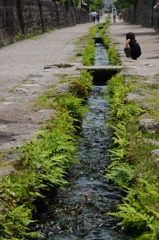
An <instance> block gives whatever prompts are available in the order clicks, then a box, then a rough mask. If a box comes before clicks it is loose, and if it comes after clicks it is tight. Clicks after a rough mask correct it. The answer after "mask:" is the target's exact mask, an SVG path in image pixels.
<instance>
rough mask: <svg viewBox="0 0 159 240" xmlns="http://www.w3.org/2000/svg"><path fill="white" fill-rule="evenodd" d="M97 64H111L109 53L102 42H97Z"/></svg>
mask: <svg viewBox="0 0 159 240" xmlns="http://www.w3.org/2000/svg"><path fill="white" fill-rule="evenodd" d="M95 56H96V59H95V64H94V65H96V66H107V65H109V60H108V54H107V52H106V50H105V47H104V46H103V44H101V43H96V44H95Z"/></svg>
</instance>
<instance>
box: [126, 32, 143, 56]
mask: <svg viewBox="0 0 159 240" xmlns="http://www.w3.org/2000/svg"><path fill="white" fill-rule="evenodd" d="M124 52H125V54H126V57H130V58H132V59H134V60H137V58H138V57H140V56H141V48H140V45H139V44H138V42H137V41H136V39H135V34H134V33H133V32H129V33H127V34H126V45H125V48H124Z"/></svg>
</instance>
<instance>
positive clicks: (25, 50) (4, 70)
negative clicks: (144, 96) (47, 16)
mask: <svg viewBox="0 0 159 240" xmlns="http://www.w3.org/2000/svg"><path fill="white" fill-rule="evenodd" d="M104 19H105V16H103V17H102V18H101V21H104ZM91 26H92V23H88V24H80V25H76V26H74V27H70V28H63V29H59V30H55V31H53V32H51V33H47V34H44V35H42V36H39V37H37V38H34V39H30V40H24V41H22V42H18V43H15V44H12V45H10V46H7V47H5V48H2V49H0V152H3V151H4V150H8V149H10V148H12V147H15V146H17V145H22V144H23V143H24V140H29V139H31V137H32V136H33V134H34V133H35V132H36V130H37V129H39V127H40V124H39V123H40V121H41V120H45V119H49V118H50V117H51V113H52V111H50V110H41V111H34V110H29V108H28V106H29V104H30V103H31V102H32V101H33V99H35V97H37V96H38V95H40V93H41V92H43V91H44V90H46V89H47V87H48V86H49V85H50V84H54V83H56V82H58V81H59V79H58V77H57V76H56V74H57V73H75V72H76V67H79V65H81V63H80V62H74V63H73V67H70V68H67V69H62V68H58V67H51V68H45V67H46V66H50V65H54V64H65V63H69V58H70V57H73V56H74V55H75V52H74V50H75V44H74V42H75V41H76V40H78V38H79V37H80V36H83V35H84V34H86V33H87V32H88V30H89V28H90V27H91ZM129 31H133V32H134V33H136V36H137V40H138V42H139V43H140V44H141V47H142V56H141V57H140V58H139V60H137V61H133V60H129V59H127V58H126V57H125V56H124V53H123V48H124V44H125V34H126V33H127V32H129ZM110 34H111V38H112V40H113V42H114V43H115V44H116V49H117V50H118V51H119V53H120V58H121V60H122V63H123V66H125V67H124V70H123V74H125V75H139V76H140V75H141V76H150V77H151V76H153V75H155V74H159V68H158V58H159V48H158V43H159V34H158V33H157V32H156V31H155V30H153V29H148V28H143V27H141V26H136V25H129V24H126V23H124V22H123V21H121V22H117V23H116V24H111V27H110ZM71 64H72V63H71ZM10 158H11V159H10ZM12 158H14V156H11V157H10V156H9V155H7V154H6V159H0V166H1V164H4V161H6V162H8V161H9V162H10V161H14V159H12ZM3 166H4V165H3ZM11 170H12V167H3V168H1V169H0V176H1V175H4V174H7V173H8V172H10V171H11Z"/></svg>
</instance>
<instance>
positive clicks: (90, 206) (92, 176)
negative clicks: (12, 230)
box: [36, 86, 130, 240]
mask: <svg viewBox="0 0 159 240" xmlns="http://www.w3.org/2000/svg"><path fill="white" fill-rule="evenodd" d="M105 88H106V86H94V89H93V92H92V94H91V95H90V97H89V100H88V108H89V109H90V111H89V112H87V113H86V116H85V119H84V120H83V125H82V136H83V138H82V140H81V141H80V143H79V151H78V156H77V157H78V160H79V164H77V165H74V166H73V167H72V169H71V172H70V185H69V187H68V188H67V189H66V190H65V191H64V190H61V191H60V192H59V194H58V197H57V199H56V203H55V204H53V205H52V206H50V209H49V211H48V212H47V213H45V214H43V216H42V219H41V222H40V224H37V225H36V228H37V229H36V230H37V231H38V232H39V233H42V234H43V235H44V239H49V240H126V239H130V238H129V237H128V236H126V235H125V234H124V233H122V232H121V231H120V229H119V228H118V227H117V222H116V220H115V218H113V217H111V216H106V215H105V213H106V212H109V211H113V210H115V207H116V204H118V203H119V201H120V198H119V196H120V194H121V193H120V190H119V189H118V187H116V186H113V185H112V184H111V183H110V182H109V180H108V179H106V178H105V177H104V176H103V175H104V173H105V169H106V166H107V164H108V163H109V161H110V160H109V158H108V154H107V150H108V146H109V140H110V135H109V133H108V130H107V127H106V124H105V120H106V119H107V118H108V117H109V116H108V104H107V101H106V100H105V99H104V98H103V97H102V94H101V92H102V91H103V90H104V89H105Z"/></svg>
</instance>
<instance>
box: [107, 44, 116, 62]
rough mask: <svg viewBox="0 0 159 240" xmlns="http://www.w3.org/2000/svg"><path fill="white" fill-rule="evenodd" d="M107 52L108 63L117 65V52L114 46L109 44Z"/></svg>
mask: <svg viewBox="0 0 159 240" xmlns="http://www.w3.org/2000/svg"><path fill="white" fill-rule="evenodd" d="M107 53H108V57H109V63H110V65H118V63H117V59H118V53H117V51H116V50H115V47H114V46H109V48H108V50H107Z"/></svg>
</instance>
